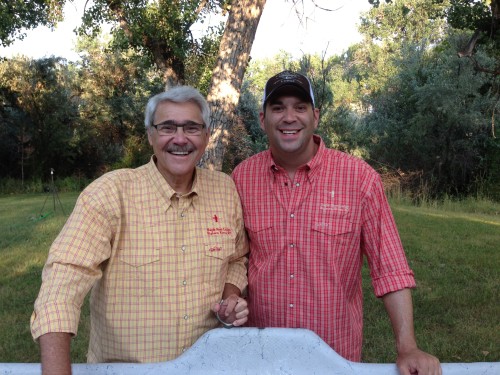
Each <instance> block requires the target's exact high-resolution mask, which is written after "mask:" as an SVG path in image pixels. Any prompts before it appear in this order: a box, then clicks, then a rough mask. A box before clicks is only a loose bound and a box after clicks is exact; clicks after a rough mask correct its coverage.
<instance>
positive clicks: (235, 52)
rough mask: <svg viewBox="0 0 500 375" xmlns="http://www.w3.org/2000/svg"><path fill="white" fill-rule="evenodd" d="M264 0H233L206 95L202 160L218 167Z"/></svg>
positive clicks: (233, 117)
mask: <svg viewBox="0 0 500 375" xmlns="http://www.w3.org/2000/svg"><path fill="white" fill-rule="evenodd" d="M265 4H266V0H241V1H233V3H232V5H231V9H230V12H229V17H228V20H227V22H226V28H225V29H224V34H223V36H222V40H221V43H220V48H219V57H218V59H217V65H216V67H215V69H214V71H213V75H212V81H211V84H210V91H209V93H208V96H207V100H208V103H209V105H210V108H211V110H212V118H211V120H210V121H211V125H212V136H211V139H210V143H209V144H208V147H207V150H206V152H205V155H204V156H203V159H202V160H201V164H202V165H203V166H204V167H206V168H209V169H215V170H221V169H222V161H223V158H224V148H225V146H226V145H227V142H228V134H229V132H230V131H231V130H232V129H233V125H234V124H236V106H237V105H238V100H239V98H240V90H241V86H242V83H243V75H244V74H245V70H246V68H247V66H248V62H249V58H250V50H251V49H252V44H253V40H254V38H255V33H256V31H257V26H258V24H259V20H260V16H261V15H262V11H263V9H264V5H265Z"/></svg>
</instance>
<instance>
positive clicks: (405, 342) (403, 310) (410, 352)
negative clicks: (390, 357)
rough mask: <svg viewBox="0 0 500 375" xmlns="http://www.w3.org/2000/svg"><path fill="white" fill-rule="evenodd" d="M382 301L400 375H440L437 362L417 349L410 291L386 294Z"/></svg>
mask: <svg viewBox="0 0 500 375" xmlns="http://www.w3.org/2000/svg"><path fill="white" fill-rule="evenodd" d="M382 299H383V301H384V305H385V309H386V311H387V314H388V315H389V318H390V320H391V325H392V329H393V331H394V337H395V339H396V348H397V352H398V359H397V362H396V364H397V366H398V369H399V372H400V374H401V375H410V374H419V375H441V374H442V372H441V365H440V364H439V360H438V359H437V358H436V357H434V356H432V355H430V354H428V353H425V352H423V351H421V350H420V349H419V348H418V347H417V342H416V340H415V332H414V328H413V304H412V299H411V292H410V289H402V290H399V291H396V292H392V293H387V294H386V295H384V296H383V297H382Z"/></svg>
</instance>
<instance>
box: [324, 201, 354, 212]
mask: <svg viewBox="0 0 500 375" xmlns="http://www.w3.org/2000/svg"><path fill="white" fill-rule="evenodd" d="M319 209H320V210H324V211H341V212H348V211H349V206H347V205H342V204H329V203H321V204H320V205H319Z"/></svg>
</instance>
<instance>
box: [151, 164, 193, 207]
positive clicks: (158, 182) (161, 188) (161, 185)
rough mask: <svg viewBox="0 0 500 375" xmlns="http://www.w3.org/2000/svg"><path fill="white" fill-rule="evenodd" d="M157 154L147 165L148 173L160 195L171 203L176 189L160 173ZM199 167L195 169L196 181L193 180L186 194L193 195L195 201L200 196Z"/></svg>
mask: <svg viewBox="0 0 500 375" xmlns="http://www.w3.org/2000/svg"><path fill="white" fill-rule="evenodd" d="M155 160H156V156H154V155H153V156H151V159H150V161H149V163H148V164H147V165H146V169H147V171H148V175H149V177H150V178H151V181H152V183H153V185H154V186H155V188H156V190H157V191H158V193H159V195H160V196H161V197H162V198H163V199H164V200H165V202H168V204H170V203H171V200H172V198H173V197H174V196H175V195H176V194H177V193H176V192H175V190H174V189H172V187H171V186H170V185H169V184H168V183H167V181H165V178H164V177H163V175H162V174H161V173H160V171H159V170H158V168H157V167H156V163H155ZM198 169H199V168H198V167H197V168H196V170H195V173H194V181H193V186H192V187H191V191H190V192H189V193H187V194H185V195H186V196H190V195H192V196H193V197H194V198H195V199H194V201H196V200H197V197H198V191H199V189H200V188H199V183H198V176H199V172H198Z"/></svg>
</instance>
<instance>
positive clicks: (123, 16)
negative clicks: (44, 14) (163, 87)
mask: <svg viewBox="0 0 500 375" xmlns="http://www.w3.org/2000/svg"><path fill="white" fill-rule="evenodd" d="M227 3H228V2H227V1H225V0H211V1H207V2H203V3H200V2H199V1H195V0H189V1H168V0H159V1H147V0H120V1H112V2H110V1H108V0H95V1H94V2H93V4H92V6H91V7H90V8H89V9H88V11H87V12H86V13H85V15H84V17H83V24H82V26H81V27H80V28H79V34H80V35H82V36H83V35H89V36H97V35H99V34H100V32H101V27H102V24H103V23H110V24H113V25H115V27H113V29H112V30H111V33H112V37H113V38H112V40H111V44H110V47H111V48H112V49H113V50H116V51H123V50H128V49H132V50H134V51H135V52H136V53H138V54H141V55H142V56H144V57H146V58H148V60H149V61H150V63H151V64H154V65H155V66H156V67H157V68H158V69H159V70H160V71H161V72H162V75H164V76H165V77H164V78H165V79H166V81H168V82H169V83H179V82H180V83H183V82H186V79H188V81H187V83H189V84H193V81H192V79H193V78H194V77H197V78H199V79H200V80H202V78H204V79H205V80H206V73H207V72H206V71H204V69H203V68H206V67H207V66H208V67H209V68H210V69H211V68H212V66H213V65H207V63H208V64H210V63H212V62H213V61H214V60H213V59H214V58H215V57H216V56H217V52H218V49H214V45H217V46H218V42H219V39H220V36H221V31H222V29H221V28H212V29H211V30H209V31H208V32H207V33H206V34H205V35H204V36H202V37H201V38H200V39H197V38H195V37H194V36H193V34H192V31H191V27H192V26H193V24H195V23H196V22H198V23H203V22H204V21H205V18H206V17H207V16H208V15H217V14H220V13H221V12H223V11H225V9H226V6H227ZM188 65H190V68H191V70H190V71H188V70H187V66H188ZM194 73H197V74H194ZM202 82H203V81H202ZM196 83H198V81H197V82H196ZM202 86H203V85H202Z"/></svg>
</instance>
